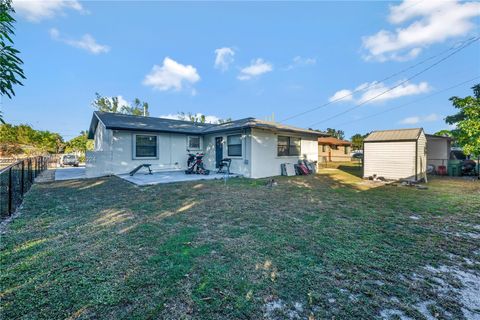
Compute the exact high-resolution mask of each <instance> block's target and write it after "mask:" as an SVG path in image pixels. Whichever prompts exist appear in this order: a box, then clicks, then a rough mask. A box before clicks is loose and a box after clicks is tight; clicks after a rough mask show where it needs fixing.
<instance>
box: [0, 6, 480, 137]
mask: <svg viewBox="0 0 480 320" xmlns="http://www.w3.org/2000/svg"><path fill="white" fill-rule="evenodd" d="M14 6H15V8H16V10H17V14H16V16H17V25H16V37H15V44H16V46H17V48H18V49H19V50H20V51H21V57H22V58H23V60H24V61H25V64H24V71H25V74H26V76H27V80H25V81H24V87H17V88H16V94H17V95H16V97H14V99H12V100H9V99H8V98H5V97H4V98H3V101H2V102H3V105H2V108H3V112H4V115H5V119H6V120H7V121H8V122H12V123H15V124H18V123H28V124H30V125H32V126H33V127H34V128H37V129H43V130H50V131H55V132H59V133H61V134H62V135H63V136H64V137H65V138H66V139H70V138H72V137H73V136H75V135H77V134H78V132H79V131H80V130H85V129H86V128H88V125H89V122H90V119H91V114H92V111H93V110H94V109H93V108H92V107H91V105H90V104H91V102H92V100H93V99H94V94H95V92H99V93H101V94H102V95H104V96H121V97H122V99H124V100H125V101H127V102H129V101H131V100H133V99H134V98H135V97H138V98H140V99H141V100H144V101H147V102H148V103H149V104H150V114H151V116H167V115H174V114H176V113H177V112H178V111H184V112H192V113H197V112H198V113H203V114H205V115H208V116H212V117H218V118H228V117H231V118H233V119H237V118H242V117H250V116H253V117H257V118H260V119H270V118H271V117H272V114H273V115H274V119H275V120H276V121H281V120H283V119H285V118H289V117H290V116H292V115H295V114H298V113H300V112H302V111H305V110H308V109H311V108H313V107H316V106H320V105H322V104H325V103H326V102H328V101H329V99H332V97H343V99H342V100H340V101H337V102H334V103H331V104H330V105H328V106H325V107H323V108H319V109H317V110H315V111H313V112H309V113H307V114H305V115H302V116H299V117H295V118H292V119H290V120H288V121H287V123H288V124H291V125H295V126H300V127H312V125H313V127H314V128H317V129H325V128H326V127H334V128H337V129H342V130H344V131H345V132H346V136H347V138H349V137H350V136H351V135H352V134H355V133H366V132H369V131H372V130H378V129H390V128H392V129H393V128H408V127H420V126H422V127H424V128H425V129H426V131H427V132H430V133H433V132H436V131H438V130H441V129H446V128H448V126H447V125H446V124H445V123H444V121H443V118H444V117H445V116H446V115H449V114H452V113H454V112H455V110H454V109H453V107H452V106H451V104H450V102H449V101H448V98H449V97H450V96H452V95H458V96H464V95H468V94H470V93H471V90H470V87H471V86H472V85H473V84H474V83H478V82H480V79H477V81H476V82H475V81H470V82H468V83H466V84H464V85H462V86H459V87H457V88H455V89H453V90H450V91H448V92H444V93H439V94H437V95H435V96H432V97H431V98H425V97H426V96H428V95H432V94H435V93H436V92H439V91H441V90H443V89H445V88H447V87H450V86H453V85H456V84H458V83H461V82H464V81H466V80H469V79H472V78H474V77H480V59H479V57H480V45H479V42H480V41H477V42H475V43H473V44H472V45H470V46H469V47H467V48H465V49H463V50H461V51H459V52H458V53H457V54H455V55H454V56H452V57H451V58H449V59H447V60H445V61H444V62H443V63H441V64H439V65H438V66H436V67H434V68H432V69H431V70H429V71H427V72H425V73H423V74H421V75H420V76H418V77H416V78H414V79H412V80H410V81H408V82H405V83H403V84H401V85H399V84H400V83H401V82H402V81H404V80H405V79H407V78H408V77H409V76H411V75H413V74H415V73H416V72H418V71H421V70H422V69H423V68H425V67H427V66H428V65H430V64H432V63H433V62H435V61H436V60H438V59H440V58H441V57H443V56H445V54H444V55H443V56H442V55H440V56H439V57H438V58H437V59H433V60H430V61H427V62H425V63H424V64H422V65H420V66H418V67H415V68H413V69H412V70H410V71H408V72H405V73H403V74H401V75H398V76H397V77H394V78H392V79H389V80H388V81H385V82H384V83H376V82H378V81H380V80H381V79H383V78H385V77H387V76H389V75H391V74H393V73H395V72H398V71H400V70H403V69H405V68H408V67H410V66H412V65H415V64H417V63H419V62H421V61H423V60H425V59H426V58H428V57H430V56H433V55H437V54H440V53H442V52H445V50H448V49H449V48H452V46H458V45H459V41H463V40H465V39H468V38H470V37H473V36H477V35H479V34H480V32H479V31H480V30H479V25H480V4H479V3H478V2H456V1H435V2H433V1H428V0H424V1H418V2H415V1H404V2H373V1H368V2H367V1H365V2H295V3H293V2H246V3H236V2H226V3H225V2H224V3H221V2H205V3H203V2H195V3H190V2H179V3H165V2H154V1H147V2H133V1H118V2H115V1H105V2H94V1H85V2H78V1H68V2H67V1H62V0H57V1H53V2H38V1H36V2H27V1H21V0H17V1H14ZM449 52H451V51H449ZM395 85H399V86H398V87H397V88H396V89H394V90H393V91H391V92H388V93H387V94H384V95H383V96H381V98H380V97H379V98H377V99H375V100H373V101H371V102H369V103H365V104H364V105H361V106H360V107H358V108H356V109H354V110H352V111H351V112H346V113H345V114H343V115H341V116H338V117H336V118H334V119H331V120H328V121H325V120H326V119H328V118H330V117H332V116H335V115H337V114H339V113H341V112H343V111H345V110H348V109H349V108H352V107H353V106H355V105H356V104H359V103H362V102H364V101H365V100H366V99H368V98H369V97H373V96H375V95H376V94H377V93H381V92H383V91H385V90H387V89H389V88H391V87H392V86H395ZM354 90H357V91H356V92H354V93H353V94H352V91H354ZM350 94H351V95H350ZM422 98H425V99H424V100H423V101H420V102H415V101H416V100H418V99H422ZM410 102H411V104H409V105H406V106H405V107H403V108H398V109H396V110H393V111H391V112H384V113H383V114H381V115H379V116H376V117H371V118H366V119H363V118H364V117H368V116H371V115H374V114H377V113H379V112H383V111H385V110H387V109H390V108H394V107H396V106H399V105H402V104H405V103H410Z"/></svg>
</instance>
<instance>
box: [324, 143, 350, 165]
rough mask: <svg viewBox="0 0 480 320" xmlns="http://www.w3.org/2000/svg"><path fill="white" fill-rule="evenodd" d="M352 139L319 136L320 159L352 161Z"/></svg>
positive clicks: (326, 160) (325, 160)
mask: <svg viewBox="0 0 480 320" xmlns="http://www.w3.org/2000/svg"><path fill="white" fill-rule="evenodd" d="M351 147H352V143H351V142H350V141H346V140H341V139H337V138H335V137H321V138H318V161H319V162H338V161H350V159H351V158H350V149H351Z"/></svg>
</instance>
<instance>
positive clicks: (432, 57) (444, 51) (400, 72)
mask: <svg viewBox="0 0 480 320" xmlns="http://www.w3.org/2000/svg"><path fill="white" fill-rule="evenodd" d="M475 39H476V40H478V37H471V38H468V39H466V40H462V41H458V42H456V43H455V44H454V45H452V46H451V47H450V48H448V49H446V50H443V51H441V52H440V53H438V54H435V55H433V56H430V57H428V58H426V59H424V60H421V61H419V62H417V63H415V64H413V65H411V66H409V67H407V68H405V69H402V70H400V71H397V72H395V73H393V74H391V75H389V76H387V77H385V78H383V79H381V80H378V81H375V82H372V83H371V84H370V85H368V86H366V87H363V88H358V89H355V90H353V91H351V92H350V93H348V94H345V95H343V96H341V97H338V98H335V99H333V100H330V101H328V102H326V103H324V104H322V105H320V106H317V107H314V108H311V109H308V110H305V111H302V112H299V113H297V114H294V115H292V116H290V117H287V118H285V119H283V120H281V121H280V122H285V121H288V120H291V119H294V118H298V117H300V116H303V115H305V114H307V113H310V112H312V111H315V110H318V109H321V108H324V107H326V106H328V105H330V104H332V103H335V102H338V101H340V100H343V99H345V98H348V97H350V96H353V94H354V93H357V92H359V91H363V90H366V89H368V88H371V87H373V86H375V85H376V84H377V83H378V82H384V81H387V80H390V79H392V78H394V77H396V76H398V75H400V74H402V73H405V72H407V71H409V70H412V69H414V68H416V67H418V66H420V65H422V64H424V63H426V62H428V61H430V60H433V59H435V58H437V57H440V56H442V55H444V54H445V53H447V52H449V51H452V50H454V49H456V48H458V46H459V45H460V47H461V46H463V45H464V44H465V43H466V42H469V41H473V40H475ZM476 40H475V41H476Z"/></svg>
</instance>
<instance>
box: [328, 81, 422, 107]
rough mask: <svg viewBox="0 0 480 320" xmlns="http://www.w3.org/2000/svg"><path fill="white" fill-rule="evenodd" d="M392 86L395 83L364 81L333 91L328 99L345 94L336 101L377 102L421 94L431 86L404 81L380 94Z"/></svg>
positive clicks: (335, 98) (332, 99)
mask: <svg viewBox="0 0 480 320" xmlns="http://www.w3.org/2000/svg"><path fill="white" fill-rule="evenodd" d="M401 82H403V81H400V82H398V83H401ZM398 83H397V84H398ZM394 86H395V85H393V86H386V85H385V84H384V83H383V82H376V81H373V82H371V83H369V82H365V83H362V84H361V85H359V86H357V87H356V88H355V89H354V90H349V89H342V90H339V91H337V92H335V94H334V95H333V96H331V97H330V99H329V101H331V102H333V101H334V100H337V99H340V98H341V97H343V96H346V97H345V98H344V99H341V100H339V101H338V102H345V101H355V102H356V103H378V102H383V101H387V100H392V99H397V98H401V97H405V96H412V95H417V94H422V93H426V92H429V91H430V90H431V87H430V85H429V84H428V83H427V82H420V83H418V84H414V83H409V82H405V83H402V84H401V85H399V86H398V87H396V88H395V89H393V90H391V91H388V92H386V93H384V94H382V93H383V92H385V91H387V90H389V88H391V87H394ZM349 94H351V95H349ZM380 94H382V95H381V96H379V97H377V98H374V97H376V96H378V95H380ZM370 99H373V100H372V101H371V102H370V101H369V102H366V101H368V100H370Z"/></svg>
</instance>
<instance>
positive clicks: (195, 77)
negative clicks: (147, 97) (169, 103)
mask: <svg viewBox="0 0 480 320" xmlns="http://www.w3.org/2000/svg"><path fill="white" fill-rule="evenodd" d="M199 80H200V76H199V74H198V72H197V69H195V68H194V67H193V66H191V65H183V64H180V63H178V62H176V61H175V60H173V59H170V58H169V57H166V58H165V59H164V60H163V65H161V66H159V65H154V66H153V68H152V71H150V73H149V74H147V75H146V76H145V79H144V80H143V84H144V85H146V86H151V87H153V88H154V89H157V90H160V91H167V90H172V89H173V90H176V91H179V90H181V89H182V88H183V87H184V86H185V85H187V86H188V85H191V84H194V83H195V82H197V81H199ZM195 94H196V91H195V90H194V89H192V95H195Z"/></svg>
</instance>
